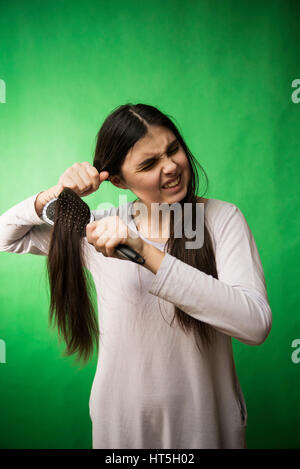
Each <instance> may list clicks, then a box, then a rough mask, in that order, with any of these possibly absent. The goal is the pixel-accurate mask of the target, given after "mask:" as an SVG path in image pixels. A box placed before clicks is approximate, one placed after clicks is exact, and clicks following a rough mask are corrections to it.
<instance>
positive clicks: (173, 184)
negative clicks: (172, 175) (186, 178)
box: [163, 176, 180, 189]
mask: <svg viewBox="0 0 300 469" xmlns="http://www.w3.org/2000/svg"><path fill="white" fill-rule="evenodd" d="M179 179H180V176H178V178H177V179H176V181H174V182H170V184H168V185H166V186H163V187H164V188H166V189H167V188H168V187H174V186H177V184H178V183H179Z"/></svg>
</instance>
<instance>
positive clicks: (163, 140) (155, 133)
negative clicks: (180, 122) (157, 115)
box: [126, 126, 175, 165]
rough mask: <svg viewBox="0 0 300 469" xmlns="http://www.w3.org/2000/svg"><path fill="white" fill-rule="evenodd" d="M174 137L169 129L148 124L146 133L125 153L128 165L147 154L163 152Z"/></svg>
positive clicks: (141, 159)
mask: <svg viewBox="0 0 300 469" xmlns="http://www.w3.org/2000/svg"><path fill="white" fill-rule="evenodd" d="M174 139H175V135H174V134H173V132H172V131H171V130H169V129H166V128H164V127H154V126H150V128H149V131H148V133H147V134H146V135H145V136H144V137H143V138H141V139H140V140H138V141H137V142H136V143H135V144H134V145H133V147H131V149H130V150H129V152H128V154H127V155H126V161H127V162H128V164H130V165H136V164H138V163H140V162H141V161H143V160H144V159H145V158H146V157H147V156H148V157H149V156H151V155H154V154H160V153H163V152H164V151H165V150H166V148H167V146H168V144H169V143H170V142H171V141H172V140H174Z"/></svg>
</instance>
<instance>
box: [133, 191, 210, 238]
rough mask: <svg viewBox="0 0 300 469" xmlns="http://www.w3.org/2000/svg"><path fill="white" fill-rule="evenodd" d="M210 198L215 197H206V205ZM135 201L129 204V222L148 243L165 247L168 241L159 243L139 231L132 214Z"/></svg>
mask: <svg viewBox="0 0 300 469" xmlns="http://www.w3.org/2000/svg"><path fill="white" fill-rule="evenodd" d="M210 200H213V199H205V202H202V203H204V207H206V206H207V204H208V203H209V201H210ZM134 202H135V201H134V200H133V201H132V202H128V205H129V216H130V222H129V224H130V225H131V226H132V227H133V229H134V231H135V232H136V233H137V234H138V235H139V236H140V237H141V238H142V239H144V240H145V241H147V243H150V244H153V245H154V246H158V247H163V246H165V244H166V242H167V241H166V242H164V243H159V242H157V241H152V240H151V239H148V238H145V236H143V235H142V233H140V232H139V230H138V229H137V226H136V224H135V221H134V218H133V214H132V211H133V203H134Z"/></svg>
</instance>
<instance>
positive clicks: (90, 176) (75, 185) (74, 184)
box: [56, 161, 109, 197]
mask: <svg viewBox="0 0 300 469" xmlns="http://www.w3.org/2000/svg"><path fill="white" fill-rule="evenodd" d="M108 176H109V172H108V171H101V172H100V173H98V171H97V169H96V168H95V167H94V166H92V165H91V164H90V163H89V162H88V161H84V162H83V163H74V164H73V166H71V167H70V168H68V169H66V171H65V172H64V173H63V174H62V175H61V176H60V178H59V181H58V183H57V185H56V189H57V190H56V192H57V195H56V197H58V195H59V194H60V193H61V192H62V191H63V189H64V188H65V187H69V188H70V189H72V190H73V191H74V192H75V193H76V194H77V195H79V197H86V196H88V195H90V194H92V193H93V192H95V191H96V190H98V188H99V186H100V184H101V183H102V182H103V181H104V180H105V179H107V178H108Z"/></svg>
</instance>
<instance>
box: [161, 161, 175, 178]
mask: <svg viewBox="0 0 300 469" xmlns="http://www.w3.org/2000/svg"><path fill="white" fill-rule="evenodd" d="M176 172H177V164H176V163H175V162H174V161H173V160H172V158H170V157H166V159H165V161H164V162H163V173H164V174H171V175H172V174H176Z"/></svg>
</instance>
